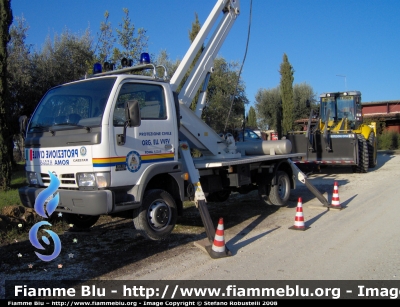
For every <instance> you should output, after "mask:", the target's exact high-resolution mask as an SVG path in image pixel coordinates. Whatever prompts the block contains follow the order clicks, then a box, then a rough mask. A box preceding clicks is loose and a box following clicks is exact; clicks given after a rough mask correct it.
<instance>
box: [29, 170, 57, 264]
mask: <svg viewBox="0 0 400 307" xmlns="http://www.w3.org/2000/svg"><path fill="white" fill-rule="evenodd" d="M49 175H50V185H49V187H48V188H46V189H44V190H43V191H42V192H40V193H39V195H38V196H37V197H36V200H35V206H34V208H35V211H36V213H37V214H39V215H40V216H42V217H44V218H48V217H50V215H51V214H52V213H53V212H54V211H55V210H56V208H57V205H58V202H59V200H60V196H59V194H58V193H57V194H56V195H54V193H55V192H56V191H57V189H58V187H59V186H60V180H58V178H57V177H56V176H55V175H54V174H53V173H51V172H50V171H49ZM53 195H54V196H53ZM50 196H53V198H52V199H50V200H49V202H48V203H47V205H46V209H45V207H44V204H45V203H46V199H48V198H49V197H50ZM46 211H47V214H46ZM42 225H48V226H51V224H50V223H49V222H47V221H42V222H38V223H36V224H35V225H33V226H32V228H31V230H30V231H29V241H31V244H32V245H33V246H34V247H36V248H37V249H45V248H44V247H43V246H42V244H40V242H39V240H38V239H37V233H38V231H39V228H40V226H42ZM44 231H46V232H47V233H48V234H49V235H50V237H51V238H52V239H53V242H54V252H53V253H52V254H51V255H42V254H40V253H38V252H35V254H36V256H38V257H39V259H41V260H43V261H51V260H53V259H55V258H57V257H58V255H59V254H60V252H61V241H60V238H59V237H58V235H57V234H56V233H55V232H54V231H51V230H47V229H45V230H44ZM42 240H43V242H44V243H45V244H47V245H49V244H50V241H49V239H48V238H47V237H46V236H42Z"/></svg>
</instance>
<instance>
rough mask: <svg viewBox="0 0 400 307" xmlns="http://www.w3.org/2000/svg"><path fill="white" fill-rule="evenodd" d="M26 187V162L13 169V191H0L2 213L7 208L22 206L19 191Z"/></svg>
mask: <svg viewBox="0 0 400 307" xmlns="http://www.w3.org/2000/svg"><path fill="white" fill-rule="evenodd" d="M25 185H26V177H25V162H19V163H17V164H16V165H15V167H14V169H13V174H12V176H11V189H10V190H9V191H0V211H1V209H2V208H4V207H6V206H22V203H21V200H20V199H19V195H18V189H19V188H20V187H23V186H25Z"/></svg>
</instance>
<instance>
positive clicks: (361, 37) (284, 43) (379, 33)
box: [11, 0, 400, 110]
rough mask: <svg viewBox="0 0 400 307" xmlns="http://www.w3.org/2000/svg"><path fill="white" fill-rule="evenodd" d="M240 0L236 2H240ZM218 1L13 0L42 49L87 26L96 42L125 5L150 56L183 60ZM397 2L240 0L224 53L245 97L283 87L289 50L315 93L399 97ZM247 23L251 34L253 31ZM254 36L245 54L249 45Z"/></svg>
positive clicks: (297, 77) (298, 78)
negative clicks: (236, 68) (196, 26)
mask: <svg viewBox="0 0 400 307" xmlns="http://www.w3.org/2000/svg"><path fill="white" fill-rule="evenodd" d="M236 1H238V0H236ZM216 2H217V0H141V1H139V0H84V1H83V0H33V1H32V0H11V9H12V11H13V16H14V20H15V17H23V18H25V20H26V23H27V24H28V25H29V30H28V37H27V40H26V43H27V44H31V45H32V46H33V48H34V49H35V48H36V49H38V50H40V48H41V47H42V46H43V43H44V41H45V39H46V38H47V37H50V38H53V37H54V35H55V34H61V33H62V32H63V31H64V30H65V29H68V30H69V31H70V32H72V33H74V34H78V35H79V34H83V33H84V31H85V30H86V29H88V28H89V29H90V31H91V33H92V36H93V38H94V40H95V41H96V40H97V33H98V32H99V27H100V23H101V22H102V21H104V13H105V12H106V11H108V12H109V14H110V17H109V21H110V22H111V24H112V26H113V28H114V29H115V28H117V27H118V25H119V24H120V23H121V22H122V18H123V16H124V13H123V8H128V9H129V16H130V18H131V21H132V23H133V24H134V25H135V27H136V28H144V29H146V31H147V36H148V38H149V40H148V45H149V48H148V50H146V51H147V52H149V53H152V54H158V53H159V52H160V51H162V50H166V52H167V53H168V55H169V58H170V59H171V60H177V59H182V58H183V57H184V55H185V53H186V51H187V50H188V48H189V46H190V41H189V36H188V33H189V31H190V29H191V25H192V22H193V21H194V18H195V14H196V13H197V15H198V17H199V21H200V24H203V23H204V22H205V20H206V19H207V17H208V15H209V14H210V12H211V10H212V9H213V7H214V5H215V4H216ZM399 13H400V1H398V0H329V1H328V0H240V14H239V16H238V18H237V20H236V21H235V23H234V25H233V27H232V29H231V31H230V32H229V34H228V36H227V38H226V40H225V42H224V44H223V46H222V47H221V49H220V51H219V54H218V55H219V56H222V57H224V58H225V59H226V60H228V61H236V62H239V63H242V61H243V60H244V59H245V62H244V66H243V70H242V73H241V77H242V79H243V81H244V83H245V86H246V95H247V98H248V99H249V102H250V104H249V105H248V106H247V107H246V109H247V110H248V109H249V107H250V106H252V105H254V103H255V102H256V101H255V96H256V94H257V92H258V91H259V90H261V89H272V88H275V87H277V86H279V82H280V74H279V69H280V64H281V63H282V59H283V55H284V54H285V53H286V55H287V56H288V59H289V62H290V64H291V65H292V67H293V69H294V84H299V83H307V84H308V85H310V86H311V87H312V88H313V90H314V92H315V93H316V98H318V96H319V95H320V94H321V93H324V92H334V91H348V90H357V91H361V93H362V101H363V102H377V101H388V100H400V18H399ZM249 26H250V36H249V38H248V34H249ZM248 39H249V44H248V47H247V54H246V43H247V40H248Z"/></svg>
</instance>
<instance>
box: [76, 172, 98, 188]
mask: <svg viewBox="0 0 400 307" xmlns="http://www.w3.org/2000/svg"><path fill="white" fill-rule="evenodd" d="M77 177H78V186H80V187H95V186H96V178H95V177H94V174H93V173H82V174H77Z"/></svg>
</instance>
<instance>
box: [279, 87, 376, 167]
mask: <svg viewBox="0 0 400 307" xmlns="http://www.w3.org/2000/svg"><path fill="white" fill-rule="evenodd" d="M313 117H314V114H313V112H311V114H310V118H309V120H308V124H307V127H305V129H304V131H291V132H289V133H288V135H287V138H288V139H289V140H290V141H291V142H292V150H293V152H305V153H306V156H304V157H303V158H302V159H298V160H294V161H293V162H294V163H296V164H297V166H298V167H299V168H303V169H310V168H315V167H319V166H321V165H327V166H335V165H336V166H337V165H341V166H343V165H349V166H352V167H353V171H354V172H356V173H366V172H368V168H373V167H375V166H376V164H377V138H376V123H371V124H369V125H367V124H364V123H363V120H362V113H361V92H359V91H348V92H333V93H323V94H321V95H320V109H319V118H318V120H317V122H316V123H314V124H313V121H312V119H313Z"/></svg>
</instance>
